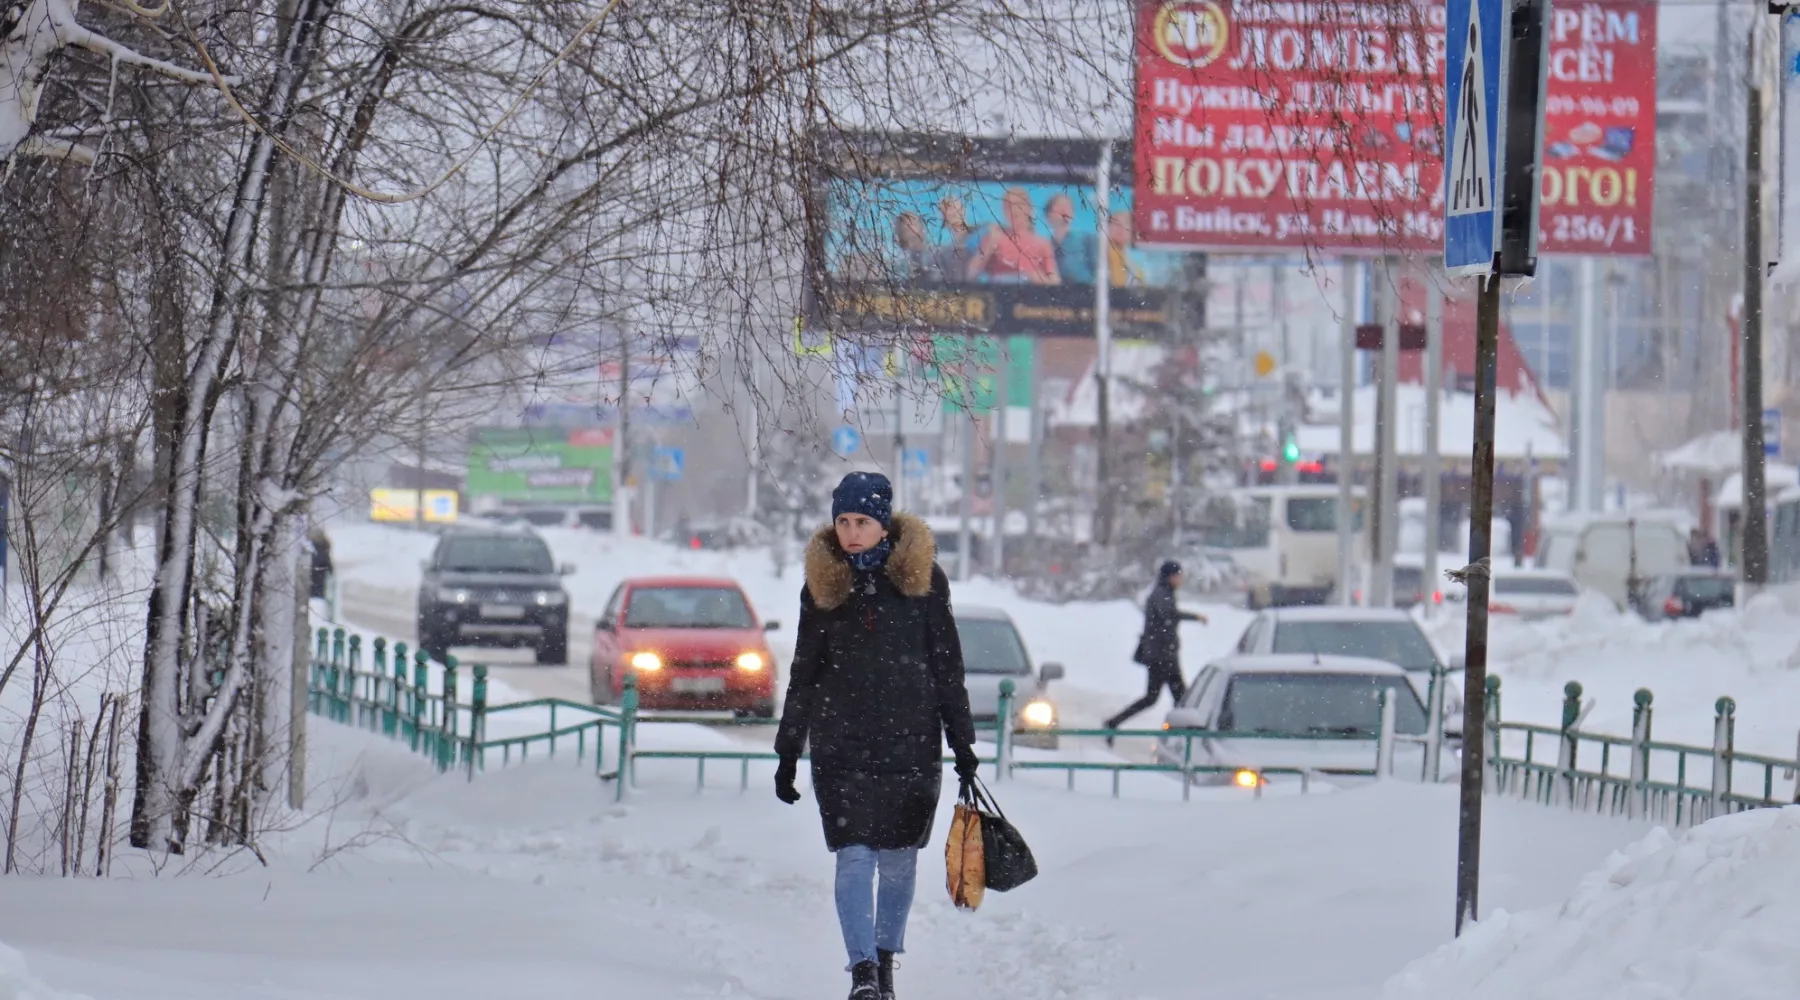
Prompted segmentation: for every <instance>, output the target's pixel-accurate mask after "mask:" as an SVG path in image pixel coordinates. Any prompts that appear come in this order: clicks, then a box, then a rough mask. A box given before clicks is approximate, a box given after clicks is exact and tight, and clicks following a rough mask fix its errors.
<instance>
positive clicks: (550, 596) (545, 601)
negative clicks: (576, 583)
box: [537, 590, 569, 607]
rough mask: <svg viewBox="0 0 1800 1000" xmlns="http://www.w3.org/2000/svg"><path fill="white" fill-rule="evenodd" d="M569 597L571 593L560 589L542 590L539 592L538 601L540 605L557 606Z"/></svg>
mask: <svg viewBox="0 0 1800 1000" xmlns="http://www.w3.org/2000/svg"><path fill="white" fill-rule="evenodd" d="M568 599H569V595H567V594H565V593H563V592H562V591H560V590H540V591H538V592H537V602H538V605H539V606H540V607H556V606H558V605H561V604H562V603H563V602H564V601H567V600H568Z"/></svg>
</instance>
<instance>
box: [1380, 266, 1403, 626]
mask: <svg viewBox="0 0 1800 1000" xmlns="http://www.w3.org/2000/svg"><path fill="white" fill-rule="evenodd" d="M1400 269H1401V262H1400V259H1399V258H1397V257H1390V258H1388V261H1387V306H1388V308H1387V316H1386V318H1385V319H1384V320H1383V321H1382V326H1381V388H1382V395H1383V396H1385V397H1386V399H1385V400H1384V401H1383V402H1382V421H1381V452H1382V459H1381V566H1380V568H1379V569H1378V570H1377V571H1376V572H1377V573H1379V574H1380V575H1379V577H1378V578H1379V579H1380V581H1381V594H1382V597H1381V603H1380V605H1378V606H1379V607H1383V608H1391V607H1393V606H1394V553H1395V551H1396V550H1397V549H1398V548H1399V546H1398V544H1397V543H1398V542H1399V540H1400V449H1399V448H1398V447H1397V444H1398V442H1399V436H1400V320H1401V316H1400V276H1401V270H1400Z"/></svg>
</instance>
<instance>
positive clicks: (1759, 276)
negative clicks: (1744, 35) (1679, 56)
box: [1738, 26, 1769, 598]
mask: <svg viewBox="0 0 1800 1000" xmlns="http://www.w3.org/2000/svg"><path fill="white" fill-rule="evenodd" d="M1758 27H1759V26H1752V28H1751V31H1750V39H1749V56H1748V58H1747V59H1746V64H1747V65H1748V66H1749V74H1748V75H1749V78H1750V86H1749V94H1748V95H1747V99H1746V100H1745V109H1746V112H1747V114H1748V121H1747V122H1746V123H1745V133H1744V136H1745V145H1744V181H1745V184H1744V319H1743V323H1742V324H1741V329H1740V331H1739V334H1740V336H1741V337H1742V340H1743V342H1742V344H1741V346H1740V347H1739V350H1738V353H1739V354H1740V355H1741V356H1742V362H1741V365H1742V368H1743V405H1744V413H1743V429H1744V504H1743V518H1744V531H1743V546H1744V549H1743V559H1742V562H1741V563H1740V565H1741V566H1743V588H1744V592H1745V593H1744V597H1745V598H1748V597H1750V596H1751V595H1754V594H1755V593H1757V592H1758V591H1759V590H1760V589H1761V588H1762V585H1763V584H1765V583H1767V582H1768V579H1769V525H1768V509H1767V507H1766V506H1765V505H1764V494H1765V488H1764V475H1763V473H1764V463H1766V462H1767V461H1768V459H1767V457H1766V455H1765V453H1764V451H1763V371H1762V348H1763V343H1762V326H1763V273H1764V268H1765V267H1766V264H1765V260H1766V259H1767V255H1766V253H1765V251H1764V248H1763V219H1762V213H1763V199H1762V194H1763V191H1762V186H1763V163H1762V146H1763V91H1762V81H1761V77H1760V74H1759V72H1758V68H1759V64H1758V61H1757V55H1758V52H1757V45H1756V34H1757V29H1758Z"/></svg>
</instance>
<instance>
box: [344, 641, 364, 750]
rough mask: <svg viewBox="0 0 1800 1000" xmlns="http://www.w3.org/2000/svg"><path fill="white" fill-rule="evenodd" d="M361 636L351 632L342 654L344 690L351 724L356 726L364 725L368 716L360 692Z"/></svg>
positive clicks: (361, 674)
mask: <svg viewBox="0 0 1800 1000" xmlns="http://www.w3.org/2000/svg"><path fill="white" fill-rule="evenodd" d="M362 678H363V670H362V636H360V635H355V634H352V635H351V636H350V641H349V648H348V649H347V650H346V651H345V654H344V679H345V682H344V691H345V692H346V693H347V694H348V696H349V698H350V719H349V721H350V722H351V724H353V725H355V726H357V727H358V728H360V727H362V726H363V725H364V720H365V719H366V718H367V716H368V708H367V706H366V705H365V704H364V699H363V694H362V686H363V684H362Z"/></svg>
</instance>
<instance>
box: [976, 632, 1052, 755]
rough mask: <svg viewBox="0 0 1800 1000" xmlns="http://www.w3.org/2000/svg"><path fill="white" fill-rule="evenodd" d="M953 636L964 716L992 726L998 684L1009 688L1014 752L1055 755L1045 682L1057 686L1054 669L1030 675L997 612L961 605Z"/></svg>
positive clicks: (1014, 636) (1027, 661) (1027, 657)
mask: <svg viewBox="0 0 1800 1000" xmlns="http://www.w3.org/2000/svg"><path fill="white" fill-rule="evenodd" d="M956 634H957V637H958V638H959V639H961V640H962V653H963V677H964V684H965V686H966V687H967V688H968V689H969V710H970V711H971V712H972V713H973V714H974V716H975V721H977V722H992V721H994V720H995V719H996V718H998V717H999V713H1000V684H1001V682H1002V681H1006V680H1011V681H1012V682H1013V705H1014V706H1016V707H1015V708H1014V709H1013V733H1014V742H1015V743H1016V744H1018V745H1020V746H1028V747H1037V748H1039V749H1044V750H1054V749H1056V742H1057V741H1056V736H1055V735H1054V734H1045V733H1043V732H1042V730H1045V729H1055V728H1056V726H1057V724H1058V721H1059V715H1058V713H1057V710H1056V703H1055V702H1053V701H1051V700H1050V682H1051V681H1054V680H1060V679H1061V678H1062V676H1063V667H1062V664H1060V663H1046V664H1044V666H1043V669H1041V670H1033V669H1032V666H1031V654H1030V653H1028V652H1026V650H1025V643H1024V642H1023V641H1022V640H1021V639H1020V638H1019V630H1018V629H1017V628H1016V627H1014V625H1013V620H1012V618H1011V617H1010V616H1008V615H1007V613H1006V612H1004V611H1001V610H999V609H998V608H984V607H975V606H968V605H962V606H958V607H957V609H956Z"/></svg>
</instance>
